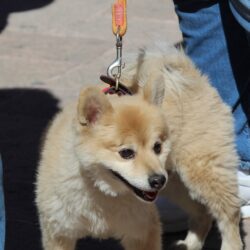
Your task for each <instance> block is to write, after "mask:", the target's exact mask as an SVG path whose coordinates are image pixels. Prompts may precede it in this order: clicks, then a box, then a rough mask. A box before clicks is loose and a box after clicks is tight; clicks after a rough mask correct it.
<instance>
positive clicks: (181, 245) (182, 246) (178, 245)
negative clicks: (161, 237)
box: [170, 240, 189, 250]
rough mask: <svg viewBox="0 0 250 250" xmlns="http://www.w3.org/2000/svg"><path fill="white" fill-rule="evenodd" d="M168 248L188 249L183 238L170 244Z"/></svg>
mask: <svg viewBox="0 0 250 250" xmlns="http://www.w3.org/2000/svg"><path fill="white" fill-rule="evenodd" d="M170 250H189V249H188V248H187V245H186V243H185V241H184V240H178V241H177V242H175V243H174V244H173V245H172V246H171V248H170Z"/></svg>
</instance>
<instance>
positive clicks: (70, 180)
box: [36, 51, 242, 250]
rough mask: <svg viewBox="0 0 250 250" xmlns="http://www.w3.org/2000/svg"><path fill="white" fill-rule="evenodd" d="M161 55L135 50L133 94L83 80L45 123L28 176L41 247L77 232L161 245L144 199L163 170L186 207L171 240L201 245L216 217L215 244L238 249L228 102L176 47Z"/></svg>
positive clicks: (64, 242)
mask: <svg viewBox="0 0 250 250" xmlns="http://www.w3.org/2000/svg"><path fill="white" fill-rule="evenodd" d="M165 55H166V56H162V54H161V55H159V54H155V53H147V54H146V55H145V54H144V53H141V54H140V55H139V57H138V58H137V59H136V60H135V61H134V62H133V63H131V64H130V65H128V66H127V67H126V70H125V71H124V73H123V79H122V82H123V83H125V84H126V85H127V86H128V87H129V88H130V89H131V91H133V92H134V94H135V95H134V96H132V97H130V96H123V97H117V96H104V95H103V94H102V93H100V91H99V90H97V89H95V88H87V89H85V90H84V91H83V92H82V94H81V96H80V99H79V104H78V109H77V107H76V105H73V106H71V107H68V108H67V109H65V110H64V111H63V112H62V113H61V114H59V115H58V117H57V118H56V119H55V120H54V122H53V123H52V126H51V128H50V129H49V131H48V134H47V137H46V141H45V145H44V149H43V153H42V159H41V162H40V166H39V171H38V179H37V199H36V202H37V206H38V210H39V215H40V222H41V229H42V234H43V245H44V249H45V250H52V249H53V250H72V249H74V246H75V242H76V240H77V239H78V238H81V237H84V236H93V237H98V238H105V237H109V236H113V237H115V238H120V239H121V242H122V244H123V246H124V248H125V249H126V250H155V249H157V250H159V249H161V242H160V226H159V221H158V216H157V213H156V211H155V207H154V205H153V204H152V203H150V201H154V199H155V198H156V196H157V192H158V190H160V189H161V188H163V186H164V182H165V181H166V180H167V186H166V188H165V189H164V192H165V194H166V195H167V197H168V198H170V199H172V200H173V201H175V202H177V203H178V204H179V205H180V206H182V207H183V208H184V209H186V210H187V212H188V213H189V214H190V216H191V220H190V231H189V233H188V235H187V237H186V239H185V240H184V241H180V242H178V243H177V244H176V249H187V250H201V249H202V246H203V244H204V241H205V238H206V235H207V233H208V231H209V229H210V227H211V223H212V220H213V219H215V220H216V221H217V224H218V227H219V230H220V232H221V235H222V246H221V250H242V242H241V239H240V234H239V219H240V213H239V208H240V201H239V198H238V185H237V178H236V169H237V165H238V158H237V154H236V151H235V148H234V136H233V121H232V116H231V112H230V109H229V108H228V107H227V106H226V105H224V104H223V102H222V101H221V99H220V98H219V96H218V93H217V92H216V90H215V89H213V88H212V87H211V86H210V85H209V83H208V80H207V78H206V77H205V76H202V75H201V74H200V73H199V72H198V71H197V70H196V69H195V67H194V66H193V64H192V63H191V62H190V60H189V59H188V58H187V57H186V56H185V55H184V54H183V53H182V52H176V51H174V52H173V53H172V52H170V53H169V52H166V53H165ZM155 104H156V105H158V107H157V106H155ZM166 124H167V125H166ZM165 169H167V170H168V172H171V175H169V176H167V172H166V170H165ZM138 197H139V199H141V200H144V201H145V200H146V201H149V202H148V203H145V202H142V201H141V200H139V199H137V198H138Z"/></svg>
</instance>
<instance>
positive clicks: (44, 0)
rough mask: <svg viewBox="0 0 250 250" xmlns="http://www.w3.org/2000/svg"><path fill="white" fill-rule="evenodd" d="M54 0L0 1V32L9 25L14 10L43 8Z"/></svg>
mask: <svg viewBox="0 0 250 250" xmlns="http://www.w3.org/2000/svg"><path fill="white" fill-rule="evenodd" d="M53 1H54V0H1V1H0V33H1V32H2V31H3V30H4V28H5V27H6V26H7V25H8V16H9V14H11V13H13V12H21V11H28V10H32V9H38V8H42V7H44V6H46V5H48V4H50V3H52V2H53Z"/></svg>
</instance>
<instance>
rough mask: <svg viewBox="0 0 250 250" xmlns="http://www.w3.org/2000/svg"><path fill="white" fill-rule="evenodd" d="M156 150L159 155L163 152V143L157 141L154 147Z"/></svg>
mask: <svg viewBox="0 0 250 250" xmlns="http://www.w3.org/2000/svg"><path fill="white" fill-rule="evenodd" d="M153 150H154V152H155V153H156V154H157V155H158V154H160V153H161V143H160V142H156V143H155V145H154V148H153Z"/></svg>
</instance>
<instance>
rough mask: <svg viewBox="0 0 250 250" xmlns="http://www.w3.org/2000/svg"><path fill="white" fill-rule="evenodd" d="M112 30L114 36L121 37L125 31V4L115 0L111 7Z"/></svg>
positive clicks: (124, 1)
mask: <svg viewBox="0 0 250 250" xmlns="http://www.w3.org/2000/svg"><path fill="white" fill-rule="evenodd" d="M112 30H113V33H114V34H115V35H117V34H118V35H120V36H123V35H124V34H125V33H126V31H127V2H126V0H116V2H115V3H114V4H113V5H112Z"/></svg>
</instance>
